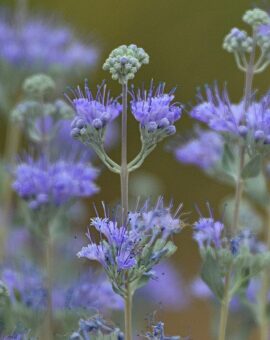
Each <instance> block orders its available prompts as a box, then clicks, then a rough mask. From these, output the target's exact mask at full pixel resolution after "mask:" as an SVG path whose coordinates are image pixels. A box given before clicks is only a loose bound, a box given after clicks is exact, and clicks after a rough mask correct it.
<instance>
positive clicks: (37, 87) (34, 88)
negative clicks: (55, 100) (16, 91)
mask: <svg viewBox="0 0 270 340" xmlns="http://www.w3.org/2000/svg"><path fill="white" fill-rule="evenodd" d="M54 90H55V82H54V80H53V79H52V78H51V77H49V76H47V75H46V74H42V73H41V74H35V75H33V76H31V77H28V78H26V79H25V81H24V83H23V91H24V92H25V94H26V95H27V96H29V97H30V98H43V97H45V96H47V95H48V94H50V93H51V92H53V91H54Z"/></svg>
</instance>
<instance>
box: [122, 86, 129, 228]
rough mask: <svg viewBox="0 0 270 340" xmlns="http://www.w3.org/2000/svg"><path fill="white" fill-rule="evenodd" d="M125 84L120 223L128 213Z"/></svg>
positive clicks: (125, 95) (124, 220) (123, 93)
mask: <svg viewBox="0 0 270 340" xmlns="http://www.w3.org/2000/svg"><path fill="white" fill-rule="evenodd" d="M127 93H128V87H127V84H123V85H122V96H123V103H122V104H123V112H122V134H121V136H122V141H121V142H122V150H121V173H120V177H121V210H122V215H121V216H122V225H125V224H126V221H127V215H128V166H127Z"/></svg>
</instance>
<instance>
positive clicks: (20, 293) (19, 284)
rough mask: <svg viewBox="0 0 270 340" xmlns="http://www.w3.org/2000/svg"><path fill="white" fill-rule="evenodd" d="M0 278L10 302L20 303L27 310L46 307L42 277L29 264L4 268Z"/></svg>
mask: <svg viewBox="0 0 270 340" xmlns="http://www.w3.org/2000/svg"><path fill="white" fill-rule="evenodd" d="M1 278H2V280H3V282H4V283H5V285H6V286H7V288H8V290H9V293H10V297H11V301H12V302H15V301H17V302H21V303H22V304H23V305H25V306H26V307H28V308H31V309H40V308H44V306H45V305H46V299H47V292H46V289H45V288H44V275H43V274H42V272H41V271H40V270H39V269H38V268H37V267H36V266H34V265H32V264H31V263H29V262H23V263H20V265H18V266H16V267H15V266H4V267H3V268H2V270H1Z"/></svg>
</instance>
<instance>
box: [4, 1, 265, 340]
mask: <svg viewBox="0 0 270 340" xmlns="http://www.w3.org/2000/svg"><path fill="white" fill-rule="evenodd" d="M1 2H2V3H3V4H6V5H10V3H11V0H6V1H3V0H2V1H1ZM253 4H254V2H253V1H252V0H77V1H75V0H36V1H35V0H33V1H30V5H31V7H32V9H35V10H36V11H38V12H39V11H41V10H45V11H46V12H47V14H48V15H49V16H53V17H54V16H60V18H62V19H63V20H64V21H66V22H68V23H69V24H70V25H71V26H73V27H74V28H75V29H76V31H78V32H79V33H80V34H81V35H82V36H83V37H85V38H86V39H88V40H90V41H92V42H93V43H94V44H96V45H97V46H98V48H99V49H100V52H101V53H100V59H99V62H98V68H97V71H95V72H94V73H92V74H91V76H90V75H88V74H86V75H85V77H88V78H89V83H90V86H95V84H96V83H97V82H100V81H101V80H102V79H104V78H108V79H109V75H108V74H106V73H105V72H104V71H102V69H101V66H102V63H103V61H104V60H105V58H106V57H107V55H108V54H109V52H110V51H111V50H112V49H113V48H115V47H117V46H118V45H121V44H129V43H135V44H137V45H139V46H142V47H143V48H144V49H145V50H146V51H147V52H148V53H149V54H150V64H149V65H147V66H144V67H143V68H142V69H141V70H140V71H139V73H138V75H137V76H136V80H135V83H136V84H141V82H143V81H144V82H145V83H146V84H147V83H149V81H150V80H151V78H154V79H155V80H156V81H159V80H161V81H166V83H167V85H168V89H170V88H171V87H173V86H175V85H177V92H176V98H177V100H178V101H180V102H182V103H185V104H188V103H192V102H194V98H195V92H196V87H197V86H199V85H203V84H204V83H210V84H211V83H213V82H214V81H216V80H217V81H218V83H219V84H221V85H222V84H223V83H224V82H225V81H226V82H227V83H228V88H229V91H230V93H231V97H232V99H234V100H238V99H239V98H240V97H241V94H242V92H243V74H241V72H240V71H238V70H237V69H236V66H235V64H234V61H233V57H232V55H229V54H228V53H227V52H225V51H224V50H222V48H221V45H222V41H223V38H224V36H225V34H227V32H228V31H229V30H230V29H231V28H232V27H234V26H240V27H243V28H245V25H244V24H243V23H242V22H241V16H242V14H243V12H244V11H245V10H246V9H248V8H250V7H252V5H253ZM269 72H270V71H269V70H268V71H267V72H266V73H265V74H264V75H259V76H258V77H257V78H256V81H255V86H256V87H257V88H259V89H260V91H264V90H266V89H267V88H268V87H269V81H270V78H269ZM69 85H70V84H69ZM109 85H110V86H111V87H112V88H113V92H114V93H115V94H116V93H117V91H119V90H120V87H119V86H118V85H117V84H116V83H115V82H112V81H111V80H110V81H109ZM191 126H192V122H191V121H190V120H189V119H188V118H187V117H186V116H184V117H183V118H182V119H181V120H180V121H179V122H178V123H177V128H178V133H180V134H181V133H183V132H185V133H187V132H188V131H190V129H191ZM164 146H165V145H164V144H163V145H159V147H158V148H157V149H156V150H155V151H154V152H153V154H152V155H151V156H150V157H149V158H148V159H147V160H146V162H145V164H144V167H143V170H144V171H145V172H147V173H148V175H150V176H151V177H152V178H154V176H156V177H157V178H158V180H159V181H161V183H160V186H159V189H158V190H157V191H158V193H160V194H161V193H162V194H164V196H165V197H166V198H167V199H170V198H173V199H174V201H175V202H176V203H178V202H183V203H184V211H185V212H187V213H189V214H187V215H186V216H185V218H186V219H187V220H188V221H193V220H194V219H195V218H196V213H194V203H196V204H198V205H199V206H200V207H202V208H204V206H205V202H206V201H209V202H210V203H211V205H213V206H214V207H215V208H216V213H217V215H218V211H217V210H218V208H217V207H218V203H219V202H220V200H221V198H222V197H223V196H224V195H226V194H228V193H229V189H228V188H227V187H225V186H222V185H220V184H218V183H215V182H214V181H212V180H210V179H208V178H207V177H206V176H204V175H203V174H202V173H201V172H200V171H199V170H197V169H196V168H194V167H189V166H188V167H187V166H182V165H179V164H178V163H177V162H176V161H175V160H174V157H173V156H172V155H171V154H170V153H169V152H167V151H165V150H164ZM138 148H139V135H138V129H137V124H136V123H135V121H134V120H133V119H132V117H130V119H129V155H130V157H132V156H134V155H135V154H136V152H137V150H138ZM118 155H119V150H115V151H113V152H112V157H114V158H117V157H119V156H118ZM134 176H135V178H136V175H132V176H131V181H132V180H134V179H135V178H134ZM99 185H100V186H101V188H102V190H101V193H100V195H99V196H98V197H95V201H97V202H98V201H99V200H100V199H104V200H105V201H106V202H112V201H115V200H117V199H118V197H119V183H118V178H117V176H115V175H114V174H111V173H108V172H107V171H103V173H102V175H101V178H100V179H99ZM177 244H178V246H179V251H178V253H177V254H176V255H175V256H174V258H173V261H174V263H175V264H176V266H177V267H178V268H179V270H181V272H182V274H183V275H184V276H185V277H186V278H191V277H192V276H194V275H195V273H196V272H197V271H198V270H199V267H200V262H199V256H198V252H197V248H196V245H195V244H194V243H193V242H192V240H191V232H190V231H189V230H188V228H187V229H186V230H185V231H184V232H182V234H180V235H179V236H177ZM168 289H170V287H168ZM209 312H210V307H209V306H205V305H204V304H202V303H193V304H192V305H191V307H190V308H189V309H188V310H187V311H186V312H184V313H179V314H177V313H174V314H173V313H172V314H170V315H169V314H166V315H164V314H162V312H161V317H162V318H163V319H164V320H165V321H166V323H167V329H168V330H169V332H170V333H171V334H178V333H180V334H182V335H191V336H192V339H195V340H208V339H209V338H210V336H209V323H208V322H209ZM142 317H143V316H142ZM254 339H256V336H255V337H254Z"/></svg>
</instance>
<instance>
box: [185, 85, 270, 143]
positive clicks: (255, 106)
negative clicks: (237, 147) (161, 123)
mask: <svg viewBox="0 0 270 340" xmlns="http://www.w3.org/2000/svg"><path fill="white" fill-rule="evenodd" d="M198 98H199V101H200V104H198V105H197V106H195V107H194V108H193V109H192V110H191V112H190V115H191V117H193V118H195V119H197V120H199V121H201V122H204V123H206V124H207V125H208V126H209V127H210V128H211V129H213V130H215V131H218V132H222V133H225V134H229V135H231V136H234V137H239V138H241V137H242V138H247V139H251V140H252V141H254V142H258V143H261V144H269V142H270V110H269V103H270V96H269V94H267V95H266V96H264V97H263V98H262V99H261V100H260V101H259V102H252V103H251V105H250V106H249V107H248V109H247V110H245V108H244V103H243V102H241V103H240V104H237V105H235V104H232V103H231V101H230V99H229V97H228V93H227V91H226V90H224V91H223V92H222V94H220V93H219V91H218V89H217V87H215V88H214V90H212V89H211V88H209V87H206V100H205V99H204V98H203V97H202V95H201V94H200V95H199V96H198Z"/></svg>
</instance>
